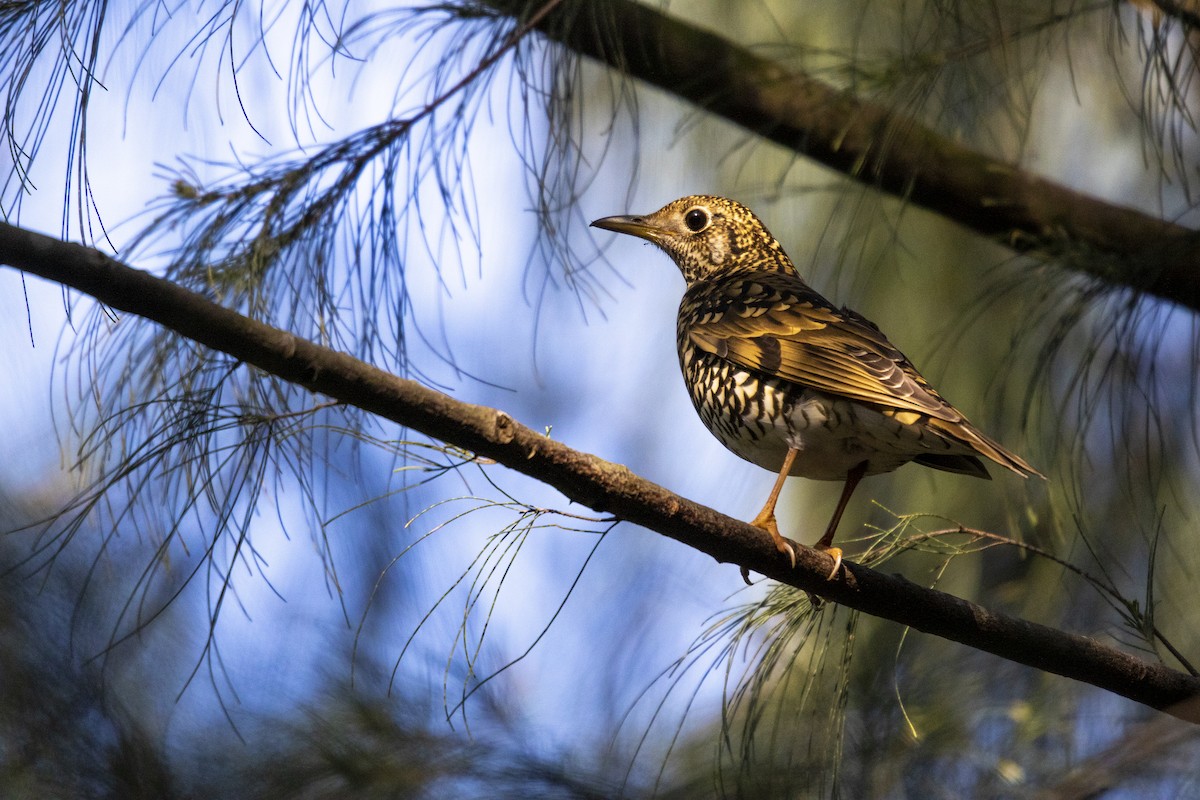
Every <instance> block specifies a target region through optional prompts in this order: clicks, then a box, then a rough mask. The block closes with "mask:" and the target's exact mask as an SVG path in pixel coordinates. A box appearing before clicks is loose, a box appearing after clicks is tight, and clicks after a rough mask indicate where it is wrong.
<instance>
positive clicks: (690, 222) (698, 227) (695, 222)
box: [683, 208, 709, 233]
mask: <svg viewBox="0 0 1200 800" xmlns="http://www.w3.org/2000/svg"><path fill="white" fill-rule="evenodd" d="M708 222H709V219H708V212H707V211H705V210H704V209H703V208H693V209H690V210H689V211H688V212H687V213H686V214H684V215H683V224H684V225H687V226H688V230H689V231H691V232H692V233H699V232H700V231H702V230H704V229H705V228H707V227H708Z"/></svg>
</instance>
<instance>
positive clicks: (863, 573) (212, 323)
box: [0, 223, 1200, 722]
mask: <svg viewBox="0 0 1200 800" xmlns="http://www.w3.org/2000/svg"><path fill="white" fill-rule="evenodd" d="M0 264H6V265H9V266H12V267H15V268H17V269H20V270H24V271H26V272H29V273H32V274H35V275H39V276H41V277H43V278H46V279H47V280H51V281H54V282H56V283H59V284H62V285H65V286H70V287H73V288H75V289H78V290H79V291H81V292H84V293H85V294H88V295H91V296H92V297H94V298H96V299H97V300H99V301H101V302H103V303H105V304H107V305H109V306H111V307H113V308H116V309H120V310H122V311H127V312H130V313H132V314H136V315H138V316H142V317H145V318H147V319H150V320H152V321H154V322H157V323H158V324H160V325H162V326H164V327H166V328H169V329H171V330H173V331H175V332H177V333H179V334H180V335H182V336H185V337H187V338H189V339H191V340H193V341H196V342H199V343H201V344H203V345H206V346H208V347H211V348H214V349H216V350H220V351H222V352H225V353H228V354H229V355H232V356H233V357H235V358H237V359H240V360H242V361H244V362H246V363H248V364H252V365H254V366H256V367H258V368H260V369H263V370H265V371H267V372H270V373H271V374H273V375H276V376H278V377H279V378H282V379H283V380H286V381H290V382H292V383H295V384H298V385H301V386H304V387H306V388H308V389H310V390H311V391H314V392H319V393H321V394H324V395H327V396H329V397H331V398H334V399H335V400H338V401H340V402H343V403H347V404H351V405H354V406H357V407H359V408H361V409H364V410H366V411H369V412H371V413H374V414H377V415H379V416H380V417H383V418H386V419H389V420H392V421H393V422H396V423H398V424H400V425H403V426H405V427H408V428H411V429H413V430H416V431H419V432H421V433H423V434H425V435H427V436H430V437H433V438H435V439H439V440H441V441H443V442H447V443H449V444H453V445H457V446H458V447H462V448H464V449H466V450H469V451H471V452H474V453H477V454H478V455H480V456H484V457H487V458H491V459H494V460H496V461H497V462H499V463H501V464H504V465H505V466H507V467H509V468H510V469H514V470H516V471H518V472H522V473H525V474H526V475H529V476H531V477H534V478H536V479H538V480H540V481H543V482H545V483H547V484H549V485H550V486H553V487H554V488H556V489H557V490H558V491H560V492H562V493H563V494H564V495H565V496H566V497H568V498H569V499H571V500H573V501H575V502H578V503H581V504H583V505H586V506H588V507H590V508H593V509H595V510H597V511H601V512H607V513H610V514H613V515H615V516H617V517H619V518H621V519H623V520H627V521H629V522H633V523H635V524H637V525H641V526H642V527H645V528H648V529H650V530H653V531H655V532H657V533H660V534H662V535H664V536H669V537H670V538H672V539H675V540H677V541H679V542H682V543H683V544H686V545H688V546H690V547H694V548H696V549H697V550H700V551H701V552H704V553H707V554H708V555H710V556H712V557H713V558H715V559H716V560H717V561H719V562H732V563H736V564H740V565H742V566H745V567H748V568H749V569H752V570H754V571H756V572H759V573H761V574H763V575H766V576H768V577H770V578H773V579H775V580H778V581H782V582H785V583H788V584H790V585H792V586H796V587H798V588H800V589H804V590H806V591H809V592H813V593H815V594H819V595H822V596H823V597H827V598H829V599H830V600H833V601H835V602H838V603H842V604H843V605H846V606H850V607H851V608H856V609H859V610H861V611H864V612H866V613H868V614H872V615H875V616H879V617H884V618H886V619H890V620H894V621H895V622H899V623H901V624H903V625H909V626H912V627H914V628H916V629H918V630H921V631H925V632H927V633H932V634H936V635H938V636H942V637H944V638H947V639H951V640H953V641H957V642H961V643H963V644H966V645H969V646H971V647H976V648H978V649H980V650H984V651H987V652H989V653H994V654H996V655H998V656H1001V657H1003V658H1007V659H1010V660H1013V661H1016V662H1019V663H1022V664H1026V665H1028V666H1031V667H1035V668H1037V669H1041V670H1046V671H1048V672H1054V673H1057V674H1059V675H1064V676H1066V677H1069V678H1072V679H1075V680H1078V681H1083V682H1086V683H1090V684H1092V685H1094V686H1098V687H1100V688H1103V689H1107V690H1108V691H1111V692H1114V693H1116V694H1119V695H1122V696H1124V697H1128V698H1130V699H1131V700H1135V701H1137V702H1139V703H1144V704H1146V705H1148V706H1151V707H1153V708H1157V709H1162V710H1164V711H1168V712H1169V713H1173V714H1175V715H1177V716H1180V717H1181V718H1184V719H1187V720H1190V721H1192V722H1200V707H1198V706H1200V703H1198V701H1197V698H1200V678H1194V677H1191V676H1188V675H1185V674H1183V673H1180V672H1177V671H1175V670H1172V669H1169V668H1167V667H1166V666H1164V665H1162V664H1155V663H1151V662H1148V661H1145V660H1143V659H1141V658H1138V657H1136V656H1133V655H1131V654H1129V653H1125V652H1122V651H1120V650H1116V649H1114V648H1112V647H1108V646H1106V645H1102V644H1100V643H1099V642H1097V641H1095V640H1093V639H1090V638H1087V637H1085V636H1079V635H1076V634H1071V633H1065V632H1062V631H1058V630H1055V629H1053V628H1049V627H1046V626H1044V625H1039V624H1037V623H1033V622H1028V621H1025V620H1021V619H1017V618H1014V617H1009V616H1004V615H1002V614H996V613H993V612H991V611H988V610H987V609H985V608H982V607H980V606H977V605H975V604H973V603H970V602H967V601H966V600H963V599H961V598H958V597H954V596H952V595H948V594H945V593H943V592H938V591H935V590H931V589H925V588H922V587H920V586H917V585H916V584H913V583H910V582H909V581H907V580H905V579H903V578H900V577H896V576H889V575H884V574H882V573H879V572H875V571H874V570H870V569H867V568H865V567H862V566H859V565H856V564H847V565H846V567H847V568H846V570H845V574H844V577H842V578H840V579H838V580H835V581H826V580H825V576H826V574H827V573H828V568H829V562H828V557H827V556H825V555H824V554H821V553H818V552H817V551H814V550H811V549H809V548H804V547H801V548H798V550H799V555H798V558H797V561H798V562H799V563H798V565H797V567H796V568H795V569H794V570H793V569H789V568H788V565H787V562H786V559H784V558H783V557H782V556H781V555H780V554H779V553H778V551H776V550H775V547H774V545H773V544H772V543H771V541H770V539H769V538H768V537H766V536H763V535H762V532H761V531H759V530H758V529H757V528H752V527H750V526H749V525H747V524H745V523H743V522H739V521H737V520H734V519H732V518H730V517H726V516H724V515H723V514H719V513H718V512H716V511H714V510H712V509H710V508H707V507H705V506H702V505H700V504H698V503H695V502H692V501H691V500H687V499H685V498H683V497H680V496H678V495H676V494H673V493H671V492H669V491H667V490H666V489H664V488H662V487H661V486H657V485H655V484H653V483H651V482H650V481H647V480H645V479H643V478H640V477H638V476H637V475H634V474H633V473H632V472H630V471H629V469H627V468H626V467H623V466H621V465H619V464H613V463H610V462H607V461H604V460H602V459H600V458H597V457H595V456H592V455H588V454H586V453H581V452H579V451H577V450H573V449H571V448H570V447H567V446H566V445H565V444H562V443H561V442H556V441H554V440H551V439H548V438H546V437H545V436H543V435H542V434H539V433H537V432H535V431H533V430H531V429H529V428H527V427H525V426H524V425H521V424H519V423H518V422H516V421H514V420H513V419H512V418H511V417H509V416H508V415H507V414H505V413H504V412H502V411H498V410H496V409H493V408H487V407H485V406H477V405H471V404H469V403H463V402H461V401H458V400H455V399H453V398H451V397H449V396H447V395H445V394H442V393H441V392H437V391H434V390H432V389H429V388H426V387H424V386H422V385H420V384H418V383H416V382H415V381H410V380H405V379H402V378H399V377H396V376H395V375H391V374H389V373H387V372H384V371H383V370H380V369H378V368H376V367H373V366H371V365H369V364H367V363H364V362H362V361H359V360H358V359H355V358H353V357H351V356H349V355H346V354H345V353H340V352H337V351H335V350H331V349H329V348H326V347H321V346H319V345H316V344H314V343H312V342H309V341H306V340H303V339H299V338H297V337H295V336H293V335H292V334H290V333H288V332H286V331H283V330H280V329H278V328H274V327H271V326H269V325H266V324H264V323H261V322H258V321H255V320H253V319H250V318H248V317H244V316H242V315H240V314H237V313H236V312H234V311H231V310H229V309H226V308H223V307H221V306H219V305H216V304H215V303H212V302H210V301H209V300H207V299H206V298H204V297H203V296H201V295H199V294H196V293H194V292H191V291H188V290H187V289H184V288H182V287H181V286H178V285H176V284H174V283H171V282H169V281H166V280H163V279H161V278H157V277H154V276H153V275H150V274H149V273H146V272H142V271H140V270H136V269H133V268H132V267H129V266H126V265H124V264H122V263H120V262H118V261H116V260H114V259H112V258H109V257H108V256H106V255H104V254H103V253H101V252H99V251H97V250H93V249H91V248H87V247H83V246H81V245H77V244H70V243H65V242H61V241H59V240H57V239H53V238H50V237H48V236H44V235H41V234H38V233H34V232H32V231H28V230H25V229H22V228H18V227H15V226H12V225H7V224H3V223H0ZM1189 701H1190V702H1189Z"/></svg>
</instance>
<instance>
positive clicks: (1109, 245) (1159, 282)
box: [488, 0, 1200, 311]
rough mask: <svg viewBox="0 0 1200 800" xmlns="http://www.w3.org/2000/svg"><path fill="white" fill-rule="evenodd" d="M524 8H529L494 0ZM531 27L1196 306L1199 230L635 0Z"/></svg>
mask: <svg viewBox="0 0 1200 800" xmlns="http://www.w3.org/2000/svg"><path fill="white" fill-rule="evenodd" d="M488 1H489V4H490V5H492V6H494V7H496V8H497V9H499V10H501V11H503V12H505V13H509V14H519V13H520V11H521V8H523V7H524V6H525V5H526V3H523V2H518V0H488ZM537 27H538V28H539V29H540V30H541V31H542V32H543V33H544V34H545V35H546V36H547V37H549V38H550V39H552V40H555V41H558V42H560V43H562V44H564V45H566V46H567V47H569V48H571V49H572V50H574V51H576V52H578V53H581V54H583V55H586V56H590V57H592V58H595V59H597V60H599V61H601V62H603V63H605V64H608V65H609V66H611V67H613V68H614V69H617V70H620V71H622V72H625V73H627V74H629V75H631V76H633V77H636V78H640V79H641V80H644V81H646V82H648V83H651V84H654V85H655V86H658V87H661V88H663V89H665V90H667V91H669V92H672V93H673V94H675V95H677V96H679V97H681V98H683V99H685V100H688V101H690V102H692V103H694V104H695V105H696V106H698V107H700V108H702V109H704V110H705V111H708V112H710V113H713V114H716V115H718V116H721V117H724V118H725V119H727V120H729V121H731V122H733V123H735V124H737V125H740V126H741V127H743V128H745V129H747V130H749V131H751V132H753V133H755V134H757V135H760V136H762V137H764V138H766V139H769V140H771V141H773V142H775V143H777V144H780V145H782V146H784V147H787V148H789V149H791V150H794V151H795V152H797V153H799V154H801V155H804V156H808V157H809V158H812V159H814V160H816V161H818V162H820V163H821V164H824V165H825V166H827V167H830V168H832V169H835V170H837V171H839V172H843V173H845V174H846V175H848V176H850V177H852V178H855V179H857V180H859V181H862V182H863V183H867V184H870V185H872V186H876V187H878V188H880V189H882V190H884V191H886V192H890V193H892V194H895V195H897V196H899V197H902V198H904V199H905V200H906V201H909V202H912V203H915V204H917V205H919V206H922V207H924V208H926V209H928V210H930V211H934V212H936V213H938V214H941V215H942V216H944V217H946V218H947V219H950V220H953V221H955V222H957V223H959V224H960V225H963V226H965V227H967V228H970V229H971V230H973V231H975V232H977V233H979V234H982V235H984V236H988V237H991V238H994V239H996V240H998V241H1000V242H1002V243H1004V244H1006V245H1008V246H1010V247H1012V248H1013V249H1015V250H1017V251H1020V252H1032V253H1037V254H1041V255H1045V256H1051V257H1056V258H1060V259H1061V261H1062V263H1064V264H1065V265H1066V266H1068V267H1070V268H1071V269H1074V270H1077V271H1080V272H1084V273H1086V274H1089V275H1092V276H1094V277H1096V278H1099V279H1101V280H1103V281H1105V282H1107V283H1109V284H1111V285H1114V286H1124V287H1129V288H1132V289H1136V290H1139V291H1144V292H1148V293H1150V294H1153V295H1157V296H1158V297H1161V298H1163V299H1166V300H1170V301H1172V302H1175V303H1178V304H1179V305H1182V306H1185V307H1187V308H1190V309H1192V310H1194V311H1200V272H1197V270H1196V268H1195V265H1196V264H1198V263H1200V233H1197V232H1196V231H1193V230H1191V229H1188V228H1185V227H1183V226H1180V225H1175V224H1172V223H1170V222H1165V221H1163V220H1161V219H1156V218H1155V217H1152V216H1150V215H1148V214H1144V213H1142V212H1140V211H1137V210H1134V209H1131V208H1126V207H1123V206H1118V205H1113V204H1111V203H1107V202H1104V201H1103V200H1100V199H1098V198H1095V197H1092V196H1090V195H1087V194H1083V193H1081V192H1077V191H1074V190H1072V189H1069V188H1067V187H1065V186H1063V185H1061V184H1057V183H1054V182H1052V181H1049V180H1046V179H1044V178H1041V177H1039V176H1037V175H1034V174H1032V173H1029V172H1027V171H1025V170H1022V169H1021V168H1019V167H1018V166H1016V165H1013V164H1009V163H1005V162H1003V161H999V160H997V159H993V158H989V157H987V156H985V155H982V154H980V153H977V152H975V151H973V150H970V149H968V148H966V147H963V146H962V145H960V144H958V143H956V142H954V141H953V140H951V139H948V138H946V137H944V136H941V135H940V134H938V133H936V132H934V131H933V130H931V129H929V128H927V127H925V126H923V125H921V124H920V123H919V122H917V121H916V120H915V119H912V118H909V117H906V116H904V115H901V114H896V113H893V112H892V111H891V110H889V109H888V108H886V107H883V106H880V105H876V104H873V103H869V102H865V101H863V100H860V99H858V98H856V97H854V96H853V95H852V94H850V93H849V92H845V91H842V90H839V89H837V88H835V87H833V86H830V85H829V84H826V83H823V82H821V81H818V80H815V79H813V78H811V77H809V76H808V75H805V74H804V73H801V72H796V71H793V70H790V69H788V68H786V67H784V66H783V65H781V64H779V63H777V62H775V61H772V60H770V59H767V58H763V57H761V56H758V55H756V54H754V53H752V52H750V51H749V50H747V49H746V48H743V47H739V46H737V45H735V44H733V43H731V42H729V41H728V40H726V39H724V38H722V37H721V36H718V35H716V34H714V33H711V32H708V31H705V30H702V29H700V28H697V27H695V26H693V25H690V24H688V23H686V22H683V21H681V20H679V19H676V18H673V17H671V16H668V15H666V14H663V13H661V12H659V11H656V10H654V9H652V8H648V7H647V6H645V5H641V4H639V3H636V2H632V0H587V2H573V3H564V4H563V5H562V6H561V7H560V8H559V9H557V10H555V12H554V13H552V14H549V15H547V16H546V17H545V18H544V19H543V20H542V21H541V22H540V23H539V24H538V25H537Z"/></svg>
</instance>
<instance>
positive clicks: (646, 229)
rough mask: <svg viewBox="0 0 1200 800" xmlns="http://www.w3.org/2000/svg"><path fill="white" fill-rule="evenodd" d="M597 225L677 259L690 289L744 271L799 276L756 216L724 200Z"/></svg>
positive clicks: (696, 199) (698, 200)
mask: <svg viewBox="0 0 1200 800" xmlns="http://www.w3.org/2000/svg"><path fill="white" fill-rule="evenodd" d="M592 226H593V227H596V228H604V229H605V230H609V231H616V232H617V233H628V234H629V235H631V236H637V237H638V238H641V239H645V240H646V241H648V242H653V243H654V244H656V245H658V246H659V247H661V248H662V249H663V250H665V251H666V252H667V254H668V255H669V256H671V258H672V259H674V260H675V264H676V265H677V266H678V267H679V270H680V272H682V273H683V277H684V279H685V280H686V281H687V282H688V285H689V286H690V285H692V284H693V283H695V282H697V281H701V280H705V279H710V278H713V277H716V276H718V275H721V274H726V273H730V272H736V271H741V270H743V269H749V270H769V271H777V272H788V273H793V274H794V273H795V267H794V266H792V262H791V260H790V259H789V258H788V257H787V254H786V253H784V252H783V248H782V247H781V246H780V245H779V242H777V241H776V240H775V237H774V236H772V235H771V232H770V231H768V230H767V228H766V226H765V225H763V224H762V222H760V221H759V219H758V217H756V216H754V212H752V211H751V210H750V209H748V208H746V207H745V206H744V205H742V204H741V203H739V202H737V201H735V200H728V199H726V198H724V197H713V196H711V195H690V196H688V197H681V198H680V199H678V200H675V201H674V202H671V203H667V204H666V205H665V206H663V207H662V208H660V209H659V210H658V211H655V212H654V213H653V214H646V215H645V216H636V215H629V216H620V217H604V218H603V219H598V220H596V221H595V222H593V223H592Z"/></svg>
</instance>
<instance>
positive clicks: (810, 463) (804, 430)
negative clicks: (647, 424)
mask: <svg viewBox="0 0 1200 800" xmlns="http://www.w3.org/2000/svg"><path fill="white" fill-rule="evenodd" d="M691 368H693V369H698V370H701V371H705V370H704V368H703V366H702V365H701V364H697V363H695V362H694V363H693V365H692V367H691ZM687 369H688V367H685V372H686V370H687ZM715 372H718V373H723V374H710V376H709V377H710V378H711V379H710V380H693V377H695V376H693V375H685V377H686V378H687V381H686V382H687V384H688V386H689V387H692V388H691V392H690V394H691V396H692V402H693V403H694V404H695V406H696V411H697V412H699V414H700V418H701V419H702V420H703V421H704V423H705V425H706V426H707V427H708V429H709V430H710V431H712V433H713V435H714V436H716V437H717V438H718V439H719V440H720V441H721V443H722V444H724V445H725V446H726V447H728V448H729V449H730V450H732V451H733V452H734V453H737V454H738V455H739V456H741V457H742V458H744V459H746V460H747V461H750V462H752V463H754V464H757V465H759V466H760V467H763V468H765V469H769V470H772V471H774V472H778V471H779V469H780V468H782V466H783V459H784V457H785V456H786V455H787V452H788V450H789V449H791V448H795V449H796V450H798V451H799V452H798V454H797V456H796V460H795V462H794V464H793V466H792V470H791V473H790V474H792V475H798V476H801V477H804V478H811V479H815V480H844V479H845V478H846V474H847V473H848V472H849V471H850V470H851V469H853V468H854V467H856V466H858V465H859V464H861V463H863V462H864V461H865V462H867V472H866V474H868V475H878V474H880V473H884V472H891V471H892V470H894V469H896V468H897V467H899V466H901V465H903V464H906V463H907V462H909V461H911V460H912V459H913V458H915V457H917V456H919V455H922V454H926V453H952V452H959V451H961V449H962V448H960V447H957V446H955V445H954V444H952V443H950V442H948V441H946V440H945V439H944V438H943V437H940V436H936V435H933V434H932V433H931V432H930V431H928V430H927V429H926V428H925V426H923V425H920V424H905V423H903V422H901V421H900V420H898V419H896V418H895V417H894V416H892V415H889V414H886V413H884V411H883V410H881V409H878V408H875V407H873V406H870V405H866V404H863V403H857V402H854V401H851V400H845V399H841V398H837V397H834V396H832V395H828V394H824V393H822V392H818V391H814V390H811V389H806V388H803V387H799V386H796V385H795V384H791V383H782V384H781V383H779V382H777V381H774V380H772V379H764V378H759V377H758V376H756V375H754V374H753V373H750V372H747V371H744V370H740V369H737V368H734V367H732V366H729V365H722V366H721V367H720V368H718V369H717V370H715Z"/></svg>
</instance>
